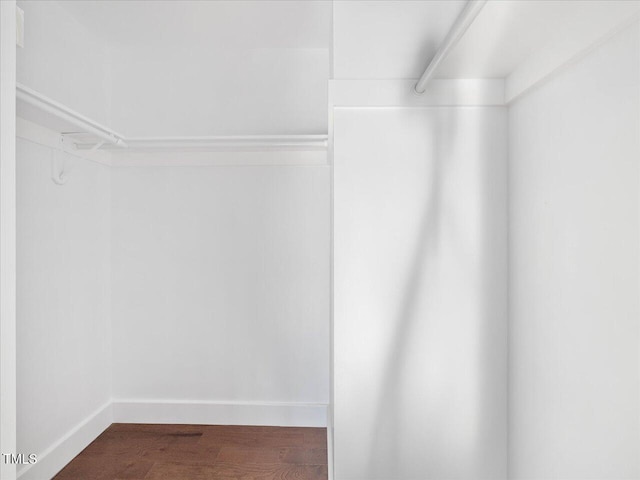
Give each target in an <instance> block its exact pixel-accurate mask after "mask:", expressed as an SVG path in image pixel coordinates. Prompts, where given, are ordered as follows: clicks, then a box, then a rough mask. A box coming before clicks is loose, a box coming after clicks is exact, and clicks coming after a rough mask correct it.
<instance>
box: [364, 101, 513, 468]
mask: <svg viewBox="0 0 640 480" xmlns="http://www.w3.org/2000/svg"><path fill="white" fill-rule="evenodd" d="M422 115H424V114H422ZM459 115H460V114H459V113H458V112H456V111H455V110H452V109H446V108H445V109H438V110H437V111H435V112H434V113H433V117H432V118H430V119H429V121H428V122H427V125H428V127H429V128H430V129H431V130H432V132H431V133H430V135H429V137H430V138H431V139H432V146H431V153H430V154H429V156H430V157H431V158H425V159H424V162H428V163H429V164H430V169H429V170H428V178H424V179H423V180H424V181H422V180H418V181H417V182H415V181H414V182H413V185H414V186H416V185H421V188H422V189H423V192H422V194H421V193H418V194H417V195H418V196H419V197H420V198H423V199H424V208H423V210H422V214H420V216H419V218H407V220H409V221H410V222H411V223H412V224H415V225H416V226H417V227H416V231H417V236H416V237H415V242H414V244H413V245H414V246H413V253H412V254H411V255H407V258H406V264H405V265H406V268H405V269H404V271H405V272H406V277H405V279H404V282H403V283H402V284H401V286H399V288H398V291H399V292H400V293H399V295H398V296H397V297H396V298H397V299H398V301H397V303H396V307H395V308H396V310H397V314H396V315H395V316H394V317H393V318H392V319H391V321H392V322H393V325H392V326H390V327H389V331H390V332H392V334H391V337H390V338H387V339H385V343H386V344H385V345H384V347H383V348H384V349H385V352H384V353H383V356H384V357H385V359H386V360H385V361H384V367H383V371H382V372H380V375H379V376H378V378H379V382H376V383H377V392H378V395H377V397H376V398H375V399H371V402H372V412H373V415H374V416H373V418H372V419H371V421H372V422H373V424H374V425H375V427H373V430H372V433H373V435H372V436H371V438H370V444H369V445H368V447H367V448H368V452H367V456H368V459H369V461H368V463H367V468H368V471H367V472H366V475H363V477H362V478H368V479H390V478H396V479H398V478H452V477H456V478H459V477H466V478H489V477H486V476H483V475H487V474H486V473H483V472H493V473H492V474H490V475H492V476H491V477H490V478H496V476H495V472H496V471H506V465H504V466H502V465H501V462H503V461H504V458H505V457H504V454H505V452H506V450H504V451H503V450H502V448H506V445H503V443H504V442H503V439H502V438H501V436H502V435H503V434H504V432H503V431H502V430H504V427H505V425H506V424H505V418H506V359H505V358H504V355H505V354H506V350H505V349H503V343H502V340H501V339H502V337H503V336H505V335H506V331H505V330H502V328H503V325H502V322H503V319H504V318H505V317H504V314H506V301H505V298H506V297H504V284H503V283H501V282H505V281H506V277H503V275H505V274H506V263H501V262H503V261H504V258H506V251H505V250H504V249H501V248H500V245H504V246H505V247H506V236H505V232H506V230H505V228H506V225H504V224H503V223H502V222H503V220H504V219H503V218H502V217H501V212H495V211H493V209H494V208H495V206H496V205H501V203H500V202H504V200H505V199H504V198H502V196H503V195H504V188H503V186H502V185H500V186H499V187H497V188H493V185H494V182H503V181H506V179H505V178H497V177H494V176H493V173H494V172H493V169H492V168H491V166H492V165H493V162H492V161H491V155H492V149H491V145H488V144H487V140H486V139H488V138H495V137H496V133H495V131H492V129H494V128H495V125H493V124H492V125H485V124H484V123H483V122H482V117H481V115H477V122H476V123H477V131H475V132H473V133H472V134H471V135H470V134H469V133H468V132H463V134H462V135H461V134H460V132H459V125H458V122H459V121H460V120H459ZM422 118H424V117H422ZM412 119H413V117H412ZM421 123H424V122H421ZM412 128H414V129H415V127H412ZM463 141H464V143H462V142H463ZM489 143H490V141H489ZM397 160H398V166H396V167H395V168H403V166H402V162H403V160H404V159H403V158H398V159H397ZM411 168H412V165H408V169H411ZM498 170H499V171H498V172H497V175H498V177H500V175H501V170H500V169H498ZM421 171H423V172H424V171H426V170H425V169H424V168H422V169H421ZM407 174H409V173H407ZM400 191H401V190H399V189H396V190H395V192H396V194H398V192H400ZM405 195H406V193H405ZM388 200H389V201H391V202H393V199H392V198H389V199H388ZM505 208H506V207H505ZM502 213H504V215H506V210H505V212H502ZM397 214H398V215H405V214H406V212H400V211H399V212H397ZM504 215H503V216H504ZM496 218H497V220H496ZM396 233H397V232H396ZM504 340H505V341H506V337H505V338H504ZM496 342H498V344H496ZM496 382H497V383H496ZM495 412H497V413H495ZM501 415H502V417H501ZM501 429H502V430H501ZM478 465H483V467H481V468H480V469H478Z"/></svg>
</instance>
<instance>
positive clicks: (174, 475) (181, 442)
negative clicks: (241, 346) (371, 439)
mask: <svg viewBox="0 0 640 480" xmlns="http://www.w3.org/2000/svg"><path fill="white" fill-rule="evenodd" d="M54 479H55V480H211V479H218V480H222V479H224V480H326V479H327V431H326V429H324V428H288V427H254V426H230V425H149V424H125V423H114V424H113V425H111V426H110V427H109V428H108V429H107V430H105V431H104V432H103V433H102V434H101V435H100V436H99V437H98V438H97V439H96V440H95V441H93V442H92V443H91V444H90V445H89V446H87V448H85V449H84V450H83V451H82V452H81V453H80V454H79V455H78V456H77V457H75V458H74V459H73V460H72V461H71V462H70V463H69V464H68V465H67V466H66V467H65V468H64V469H62V470H61V471H60V472H59V473H58V475H56V476H55V477H54Z"/></svg>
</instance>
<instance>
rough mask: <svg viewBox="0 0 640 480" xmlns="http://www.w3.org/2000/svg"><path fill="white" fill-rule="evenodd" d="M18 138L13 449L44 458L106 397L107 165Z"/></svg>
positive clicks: (108, 380) (108, 357) (108, 370)
mask: <svg viewBox="0 0 640 480" xmlns="http://www.w3.org/2000/svg"><path fill="white" fill-rule="evenodd" d="M53 154H54V153H53V150H52V149H50V148H48V147H44V146H41V145H38V144H35V143H32V142H30V141H26V140H23V139H18V140H17V196H18V198H17V210H18V221H17V227H18V233H17V255H18V272H17V281H18V283H17V291H18V295H17V302H18V303H17V308H18V331H17V338H18V340H17V351H18V369H17V378H18V385H17V395H18V452H24V453H36V454H38V455H40V456H41V455H42V454H43V453H44V452H45V450H46V449H47V448H48V447H51V446H52V445H53V444H54V443H56V442H57V441H58V440H61V438H62V437H63V436H64V435H66V434H68V433H69V432H70V431H71V430H72V429H73V428H74V427H76V426H77V425H78V424H80V423H81V422H83V421H84V420H86V419H87V418H88V417H89V416H90V415H91V414H93V413H94V412H95V411H96V410H98V409H99V408H100V407H102V406H104V405H105V404H106V403H107V402H109V400H110V397H111V368H110V367H111V366H110V360H111V354H110V339H111V333H110V326H109V314H110V294H109V282H110V273H109V268H110V267H109V255H110V253H109V252H110V247H109V241H110V235H109V208H110V205H109V176H110V175H109V170H108V168H107V167H105V166H104V165H100V164H96V163H92V162H88V161H86V160H81V159H79V158H78V157H75V156H71V155H68V154H65V153H56V155H58V156H59V157H58V160H59V161H61V162H63V163H64V165H65V169H66V170H67V171H68V172H69V177H68V181H67V183H66V184H65V185H56V184H54V183H53V181H52V180H51V163H50V162H51V156H52V155H53Z"/></svg>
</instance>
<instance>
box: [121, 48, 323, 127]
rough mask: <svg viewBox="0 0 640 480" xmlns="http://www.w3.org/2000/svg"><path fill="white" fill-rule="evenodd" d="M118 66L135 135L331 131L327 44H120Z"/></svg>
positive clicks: (125, 112) (124, 123)
mask: <svg viewBox="0 0 640 480" xmlns="http://www.w3.org/2000/svg"><path fill="white" fill-rule="evenodd" d="M111 71H112V82H111V85H112V95H113V108H112V116H113V122H112V125H111V126H112V127H113V128H114V129H115V130H116V131H120V132H123V133H124V134H125V135H128V136H132V137H136V136H138V137H139V136H141V137H149V136H150V137H154V136H156V137H157V136H207V135H249V134H254V135H267V134H272V135H282V134H321V133H326V131H327V80H328V78H329V51H328V50H327V49H322V48H307V49H302V48H298V49H295V48H289V49H284V48H280V49H275V48H270V49H269V48H263V49H258V48H253V49H226V50H225V49H224V46H221V45H217V48H213V46H207V48H200V49H199V50H195V51H194V50H193V48H192V46H189V47H187V48H182V49H180V48H175V47H174V48H114V53H113V64H112V67H111Z"/></svg>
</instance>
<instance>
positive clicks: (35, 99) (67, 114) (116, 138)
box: [16, 84, 127, 147]
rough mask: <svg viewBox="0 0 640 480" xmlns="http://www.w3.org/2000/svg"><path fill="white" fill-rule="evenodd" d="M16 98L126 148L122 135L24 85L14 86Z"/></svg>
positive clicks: (85, 131) (84, 131) (83, 130)
mask: <svg viewBox="0 0 640 480" xmlns="http://www.w3.org/2000/svg"><path fill="white" fill-rule="evenodd" d="M16 98H17V99H18V100H20V101H23V102H25V103H28V104H29V105H31V106H33V107H35V108H36V109H38V110H41V111H43V112H46V113H49V114H51V115H53V116H55V117H56V118H59V119H60V120H63V121H65V122H68V123H70V124H71V125H73V126H74V127H77V128H79V129H80V130H82V132H83V133H90V134H92V135H95V136H96V137H98V138H100V139H102V140H104V141H105V142H108V143H110V144H113V145H116V146H118V147H126V146H127V144H126V143H125V142H124V140H123V136H122V135H119V134H117V133H115V132H113V131H111V130H109V129H108V128H107V127H104V126H102V125H100V124H99V123H97V122H94V121H93V120H91V119H89V118H87V117H85V116H84V115H81V114H80V113H78V112H76V111H74V110H71V109H70V108H68V107H66V106H64V105H63V104H61V103H59V102H56V101H55V100H52V99H50V98H47V97H45V96H44V95H42V94H40V93H38V92H36V91H35V90H32V89H30V88H28V87H26V86H24V85H21V84H17V85H16ZM74 133H78V132H74Z"/></svg>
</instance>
